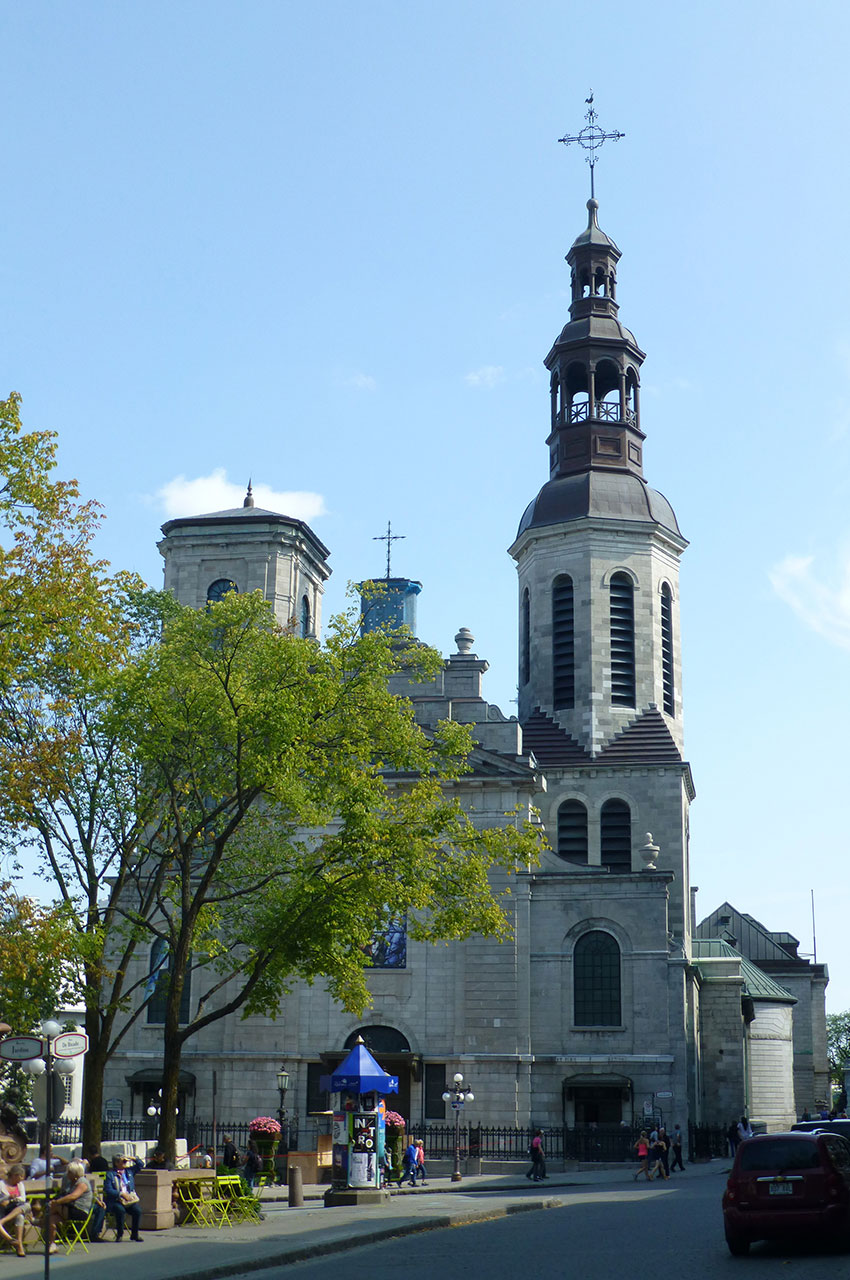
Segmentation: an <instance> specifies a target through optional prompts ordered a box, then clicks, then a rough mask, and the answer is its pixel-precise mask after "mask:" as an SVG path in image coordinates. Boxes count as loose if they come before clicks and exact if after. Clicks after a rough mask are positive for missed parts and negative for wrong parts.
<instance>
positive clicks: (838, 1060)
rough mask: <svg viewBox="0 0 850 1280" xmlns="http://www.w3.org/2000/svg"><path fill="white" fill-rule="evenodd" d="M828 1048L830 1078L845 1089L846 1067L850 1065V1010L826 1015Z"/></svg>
mask: <svg viewBox="0 0 850 1280" xmlns="http://www.w3.org/2000/svg"><path fill="white" fill-rule="evenodd" d="M826 1048H827V1056H828V1060H829V1078H830V1080H831V1081H832V1083H833V1084H834V1085H837V1086H838V1088H843V1087H844V1067H845V1064H846V1065H850V1009H845V1010H844V1012H843V1013H828V1014H827V1015H826Z"/></svg>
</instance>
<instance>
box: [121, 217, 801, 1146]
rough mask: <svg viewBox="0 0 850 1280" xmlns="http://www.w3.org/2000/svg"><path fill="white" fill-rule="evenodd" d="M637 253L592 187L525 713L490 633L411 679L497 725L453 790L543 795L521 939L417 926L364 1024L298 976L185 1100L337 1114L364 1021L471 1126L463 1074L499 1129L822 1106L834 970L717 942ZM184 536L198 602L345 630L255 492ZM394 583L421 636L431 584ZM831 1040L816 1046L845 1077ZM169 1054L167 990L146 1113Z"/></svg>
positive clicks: (137, 1051)
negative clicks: (256, 603) (337, 1081)
mask: <svg viewBox="0 0 850 1280" xmlns="http://www.w3.org/2000/svg"><path fill="white" fill-rule="evenodd" d="M619 259H620V250H619V249H618V248H617V246H616V244H615V243H614V242H613V241H612V240H611V239H610V238H609V237H608V236H607V235H606V234H605V233H604V232H603V231H602V230H601V228H600V226H599V223H598V213H597V204H596V201H595V200H591V201H589V202H588V224H587V227H586V229H585V230H584V231H583V232H582V233H581V234H580V235H579V236H578V238H577V239H576V240H575V242H574V243H573V245H572V247H571V249H570V251H569V254H568V255H567V261H568V263H569V266H570V270H571V295H572V296H571V303H570V313H569V319H568V321H567V323H566V324H565V326H564V328H563V330H562V331H561V333H560V335H559V336H558V338H557V340H556V342H555V344H554V346H553V347H552V349H551V351H550V352H549V355H548V356H547V357H546V361H545V363H546V367H547V369H548V370H549V373H550V380H551V381H550V388H551V395H550V399H551V403H550V411H549V421H548V434H547V446H548V451H549V452H548V458H549V473H548V478H547V479H546V481H545V483H544V484H543V487H542V488H541V490H540V492H539V493H538V494H537V496H536V497H535V498H534V499H533V501H532V502H531V503H530V504H529V506H528V507H527V509H526V511H525V513H524V514H523V516H522V518H521V520H520V523H519V528H518V532H517V535H516V537H515V539H514V541H513V543H512V545H511V547H510V553H511V555H512V556H513V557H514V559H515V561H516V564H517V573H518V589H519V597H518V606H519V705H518V717H516V718H513V717H507V716H505V715H503V714H502V712H501V711H500V710H499V709H498V708H497V707H495V706H493V705H492V704H490V703H488V702H487V701H486V699H485V697H484V691H483V678H484V675H485V672H486V670H487V662H486V661H485V660H484V659H482V658H479V657H478V656H477V655H476V654H475V653H474V652H473V645H474V640H473V637H472V636H471V634H470V633H469V632H468V631H467V630H466V629H465V628H461V630H460V631H459V632H458V635H457V636H456V637H455V644H456V651H455V652H454V653H453V654H452V655H451V656H450V657H448V658H447V659H446V661H445V664H444V667H443V670H442V671H441V673H440V675H439V677H438V678H437V679H435V680H434V681H433V682H431V683H430V684H426V685H416V686H414V687H412V688H411V687H408V686H406V685H405V686H402V685H401V684H399V686H398V692H400V693H402V692H403V693H404V694H405V695H406V696H409V697H411V698H412V700H413V702H414V705H415V708H416V715H417V718H418V719H419V721H420V722H421V723H423V724H429V723H435V722H436V721H437V720H438V719H441V718H445V717H452V718H455V719H458V720H463V721H464V722H466V723H468V724H470V725H471V726H472V727H473V731H474V737H475V740H476V747H475V750H474V753H473V757H472V761H471V763H472V770H471V772H470V773H469V774H467V775H465V776H464V777H463V778H462V779H461V780H460V781H459V782H457V783H456V784H454V788H455V793H456V794H457V796H458V798H459V799H460V801H461V803H462V804H463V805H464V806H465V807H466V808H467V809H468V811H469V812H470V814H471V815H472V816H473V820H474V821H475V822H476V823H480V824H481V825H482V826H489V825H496V824H499V823H504V822H505V821H508V820H511V819H507V818H506V817H505V815H506V814H507V813H510V812H511V811H512V810H514V809H515V808H516V807H517V806H519V808H520V810H521V811H525V812H528V811H529V810H530V808H531V807H536V809H537V810H538V811H539V812H540V815H541V819H542V822H543V825H544V827H545V830H546V834H547V838H548V843H549V846H550V847H549V850H548V851H547V852H546V853H544V855H543V857H542V859H541V862H540V865H539V866H538V867H536V868H534V869H533V870H531V871H527V872H521V873H520V874H519V875H518V877H516V880H515V882H514V884H513V886H512V893H511V895H510V897H509V898H508V899H507V900H506V901H507V910H508V914H509V917H510V922H511V925H512V930H513V931H512V936H511V938H510V940H509V941H507V942H503V943H497V942H494V941H491V940H488V939H481V938H475V939H471V940H469V941H467V942H460V943H452V944H451V945H449V946H431V945H426V944H423V943H418V942H415V941H413V940H411V939H409V938H406V937H405V936H404V935H403V931H402V932H401V933H400V934H399V936H397V937H395V938H393V939H390V940H389V941H388V942H387V945H386V946H385V947H384V948H383V949H382V950H380V951H379V953H376V961H377V963H376V967H374V968H373V969H372V970H371V972H370V976H369V987H370V990H371V992H372V997H373V1007H372V1008H371V1010H369V1011H368V1013H367V1014H366V1016H365V1017H364V1018H362V1019H357V1018H355V1017H352V1016H351V1015H349V1014H346V1013H345V1012H344V1011H343V1010H342V1009H341V1008H340V1007H339V1006H338V1005H337V1004H336V1003H335V1002H334V1001H333V1000H332V999H331V998H330V997H329V996H328V994H327V993H326V992H324V991H323V990H322V989H321V988H320V987H318V986H315V987H308V986H306V985H299V986H297V987H296V988H295V989H294V990H293V991H292V993H291V994H290V995H288V996H287V997H286V998H285V999H284V1001H283V1003H282V1006H281V1009H280V1012H279V1015H278V1016H277V1017H276V1018H275V1019H265V1018H257V1017H254V1018H249V1019H246V1020H242V1019H239V1018H231V1019H227V1020H223V1021H222V1022H219V1023H216V1024H214V1025H212V1026H210V1027H208V1028H207V1029H206V1030H205V1031H204V1032H202V1033H201V1034H200V1035H198V1036H197V1037H195V1038H194V1039H192V1040H191V1041H189V1043H188V1044H187V1045H186V1048H185V1051H184V1054H183V1068H184V1071H183V1078H182V1081H181V1099H182V1108H183V1110H184V1114H185V1113H187V1112H188V1113H189V1114H192V1113H195V1114H197V1115H198V1116H203V1117H207V1116H209V1115H211V1113H212V1105H213V1099H212V1081H213V1073H215V1076H216V1079H217V1088H218V1097H217V1111H218V1115H219V1116H221V1117H225V1118H233V1119H236V1118H238V1117H248V1116H251V1115H254V1114H256V1113H257V1112H270V1111H271V1112H273V1111H274V1110H275V1109H276V1105H277V1092H276V1083H275V1078H276V1072H277V1070H278V1068H279V1067H280V1065H281V1062H283V1063H284V1064H285V1066H286V1068H287V1070H288V1071H289V1073H290V1076H291V1085H290V1091H289V1095H288V1097H287V1105H288V1106H289V1107H290V1109H291V1110H296V1111H298V1113H299V1114H300V1115H301V1116H303V1115H305V1114H306V1113H309V1112H317V1111H322V1110H325V1109H326V1107H327V1103H328V1099H327V1097H326V1095H323V1094H322V1092H321V1089H320V1086H319V1077H320V1076H321V1075H324V1074H326V1073H327V1072H328V1069H329V1067H333V1066H335V1065H336V1064H337V1062H338V1061H339V1060H340V1059H341V1058H342V1057H343V1056H344V1053H345V1052H346V1050H347V1048H349V1047H350V1046H351V1044H352V1043H353V1041H354V1040H355V1038H356V1037H357V1035H358V1034H361V1033H362V1034H363V1037H364V1039H365V1040H366V1042H367V1044H369V1046H370V1048H372V1051H373V1052H374V1053H375V1054H376V1056H377V1057H378V1058H379V1060H380V1062H381V1064H382V1066H384V1068H385V1069H386V1070H388V1071H391V1072H392V1073H394V1074H398V1075H399V1078H400V1095H399V1100H398V1103H397V1105H398V1108H399V1109H400V1110H401V1111H402V1113H403V1114H404V1115H405V1116H406V1117H408V1118H409V1119H410V1120H411V1121H413V1122H415V1123H421V1122H423V1121H433V1122H439V1121H442V1120H445V1119H446V1118H447V1106H446V1104H445V1103H444V1102H443V1100H442V1093H443V1091H444V1089H445V1087H446V1083H447V1081H450V1080H451V1076H452V1075H453V1074H454V1072H456V1071H461V1072H462V1073H463V1074H464V1076H465V1077H466V1078H467V1079H468V1080H469V1081H470V1082H471V1083H472V1084H473V1087H474V1092H475V1103H474V1112H475V1115H474V1117H472V1116H471V1115H470V1118H471V1119H473V1118H474V1119H475V1120H479V1121H480V1122H481V1123H483V1124H491V1125H519V1126H527V1125H540V1126H543V1127H550V1126H553V1125H561V1124H567V1125H571V1126H572V1125H583V1124H598V1125H605V1124H610V1125H621V1124H623V1123H625V1124H628V1125H632V1124H633V1123H635V1122H638V1121H640V1120H641V1119H642V1118H643V1117H644V1116H646V1115H650V1114H652V1115H655V1116H659V1115H660V1116H663V1118H664V1121H665V1123H668V1124H672V1123H675V1122H678V1123H680V1124H682V1125H685V1124H686V1123H687V1122H688V1121H689V1120H691V1121H705V1122H710V1123H724V1124H728V1122H729V1120H731V1119H732V1118H733V1116H734V1115H736V1114H740V1112H741V1110H743V1109H745V1108H748V1109H749V1111H750V1114H751V1115H752V1116H753V1118H754V1119H759V1118H763V1119H764V1122H765V1123H766V1124H768V1125H769V1126H770V1127H772V1128H777V1127H779V1128H781V1127H783V1125H785V1124H787V1123H789V1122H790V1121H791V1120H792V1119H793V1118H794V1115H795V1111H797V1112H799V1111H802V1110H803V1108H804V1107H811V1106H812V1105H813V1103H814V1100H815V1090H816V1088H817V1087H819V1083H820V1081H821V1079H822V1076H818V1075H817V1070H815V1071H813V1072H810V1073H809V1074H808V1075H807V1074H806V1073H805V1071H803V1070H802V1068H801V1067H800V1062H801V1061H802V1059H801V1053H802V1050H801V1051H800V1052H798V1051H797V1048H796V1044H797V1040H796V1038H795V1033H794V1031H793V1026H794V1017H795V1013H794V1010H795V1008H796V1007H798V1006H799V1005H800V1004H801V1000H802V999H803V997H802V994H801V993H802V992H803V990H804V989H805V992H806V995H805V1000H804V1001H803V1002H804V1003H805V1005H806V1009H807V1014H806V1016H807V1017H808V1019H809V1023H810V1024H811V1025H815V1024H816V1025H817V1027H818V1028H819V1027H820V1025H821V1023H820V1021H819V1019H820V1018H822V1013H823V988H824V986H825V978H826V975H825V969H824V967H823V966H820V969H821V973H820V974H819V975H817V976H816V978H815V979H813V978H812V975H811V974H808V976H807V974H806V973H804V972H803V970H802V968H801V969H799V972H798V971H796V970H795V972H794V974H793V975H789V978H793V981H795V982H797V988H799V990H798V989H797V988H795V989H794V991H791V990H790V989H789V987H788V986H786V973H785V971H784V970H783V971H782V972H780V971H779V970H777V971H776V972H775V974H772V975H767V974H765V973H764V972H763V971H762V970H760V969H759V967H758V964H759V960H758V957H757V956H752V957H749V956H747V955H745V954H744V953H743V952H742V951H740V950H739V949H736V947H737V944H736V942H735V940H734V939H733V938H732V937H731V935H729V934H728V931H727V934H726V935H722V936H721V934H720V933H713V932H712V922H711V920H710V919H709V922H708V923H704V926H702V925H701V926H700V931H699V938H698V939H695V921H694V920H693V905H692V894H691V888H690V881H689V859H688V810H689V806H690V804H691V801H692V800H693V799H694V794H695V792H694V785H693V780H692V777H691V770H690V766H689V764H688V763H687V761H686V759H685V757H684V754H683V750H684V739H683V721H682V712H683V708H682V679H681V678H682V662H681V645H680V628H679V563H680V559H681V556H682V554H683V552H684V551H685V548H686V546H687V543H686V540H685V538H684V537H683V536H682V533H681V531H680V529H679V526H678V523H677V520H676V516H675V513H674V511H673V509H672V507H671V506H670V504H669V502H668V501H667V500H666V498H664V497H663V496H662V495H661V494H660V493H658V492H656V491H655V490H653V489H651V488H650V487H649V485H648V484H647V482H646V480H645V478H644V475H643V447H644V440H645V435H644V431H643V426H642V417H641V407H640V367H641V364H642V362H643V359H644V355H643V352H642V351H641V350H640V348H639V347H638V345H637V342H636V340H635V338H634V336H633V335H632V334H631V333H630V331H629V330H628V329H626V328H625V327H624V326H623V324H622V322H621V321H620V319H619V303H618V301H617V267H618V263H619ZM160 550H161V552H162V554H163V557H164V561H165V586H166V588H167V589H169V590H172V591H174V593H175V594H176V595H177V597H178V598H179V599H180V600H181V601H182V602H183V603H186V604H190V605H193V606H196V607H201V606H202V605H203V604H204V602H205V601H206V600H207V599H215V598H218V596H220V594H221V593H223V592H224V591H225V590H229V589H232V588H233V587H235V588H236V589H238V590H240V591H245V590H254V589H260V590H262V591H263V593H264V595H265V596H266V598H267V599H269V600H270V601H271V602H272V604H273V607H274V609H275V613H276V615H277V617H278V618H279V620H280V621H282V622H283V623H284V624H286V625H292V626H293V627H295V628H297V629H298V630H299V631H300V633H301V634H304V635H312V634H315V635H320V634H321V600H322V591H323V585H324V582H325V581H326V580H327V577H328V575H329V572H330V570H329V567H328V564H327V558H328V554H329V553H328V550H327V548H325V547H324V546H323V544H322V543H321V542H320V540H319V539H318V538H317V537H316V536H315V534H314V533H313V532H312V531H311V530H310V529H309V527H308V526H307V525H305V524H304V523H303V522H301V521H298V520H292V519H289V518H288V517H286V516H284V515H281V514H279V513H275V512H270V511H264V510H261V509H259V508H257V507H256V506H255V505H254V504H253V499H252V498H251V496H250V492H249V495H248V497H247V498H246V500H245V505H244V506H243V507H241V508H236V509H234V510H230V511H224V512H216V513H212V514H211V515H207V516H195V517H187V518H183V519H176V520H170V521H168V522H167V523H166V524H165V525H164V526H163V538H162V541H161V542H160ZM387 587H388V591H389V594H390V598H391V599H395V600H396V601H397V603H398V607H399V610H400V611H401V612H400V616H403V617H404V618H405V619H406V620H407V621H408V622H412V623H413V626H414V629H415V600H416V594H417V592H418V590H419V584H418V583H411V582H409V581H407V580H403V579H390V580H388V583H387ZM650 833H651V834H650ZM718 927H719V926H718ZM774 936H778V935H774ZM783 936H784V935H783ZM774 958H775V957H774ZM787 967H788V966H786V968H787ZM792 967H793V966H792ZM818 1000H819V1001H820V1005H819V1006H817V1001H818ZM813 1001H814V1004H815V1006H816V1007H815V1013H814V1015H812V1011H811V1006H812V1002H813ZM818 1007H819V1009H820V1012H819V1013H818V1011H817V1010H818ZM152 1014H153V1016H151V1015H152ZM757 1014H758V1015H759V1016H756V1015H757ZM813 1017H814V1021H813ZM757 1024H758V1025H757ZM819 1035H820V1032H819V1031H816V1033H815V1035H814V1039H812V1037H811V1035H810V1037H809V1039H810V1047H811V1048H812V1051H813V1052H814V1054H815V1055H816V1057H815V1061H816V1063H820V1061H821V1059H822V1060H823V1069H824V1070H825V1042H821V1040H820V1039H819V1038H818V1037H819ZM756 1038H758V1041H759V1046H760V1047H759V1051H758V1052H755V1050H754V1045H755V1041H756ZM160 1051H161V1024H158V1023H157V1021H156V1008H155V1007H154V1006H153V1005H152V1006H151V1008H149V1009H148V1011H147V1018H146V1019H145V1018H144V1017H143V1018H141V1019H139V1021H138V1022H137V1023H136V1025H135V1026H134V1028H133V1029H132V1030H131V1032H130V1033H129V1034H128V1036H127V1037H126V1039H125V1041H124V1042H123V1043H122V1047H121V1051H120V1052H119V1053H118V1054H117V1055H116V1056H115V1058H114V1059H113V1061H112V1063H111V1064H110V1066H109V1068H108V1076H107V1081H106V1086H107V1090H106V1096H107V1097H111V1098H112V1099H113V1102H114V1103H116V1104H117V1103H118V1102H120V1104H121V1106H122V1107H123V1114H124V1115H131V1114H135V1115H140V1114H142V1113H143V1112H144V1109H145V1106H146V1105H147V1102H148V1100H149V1099H148V1095H149V1094H150V1093H151V1091H152V1089H153V1086H154V1085H155V1082H156V1074H157V1065H156V1064H157V1061H158V1054H159V1053H160ZM754 1062H755V1063H756V1064H757V1066H758V1069H757V1070H754V1066H753V1064H754ZM733 1064H736V1065H733ZM817 1069H818V1070H819V1069H820V1068H819V1067H818V1068H817ZM795 1085H796V1089H797V1093H796V1095H795ZM810 1095H811V1096H810ZM762 1113H763V1116H762Z"/></svg>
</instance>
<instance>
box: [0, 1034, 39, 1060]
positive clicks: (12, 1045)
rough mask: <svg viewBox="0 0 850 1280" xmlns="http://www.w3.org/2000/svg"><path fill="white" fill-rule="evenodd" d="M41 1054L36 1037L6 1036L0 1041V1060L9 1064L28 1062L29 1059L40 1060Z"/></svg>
mask: <svg viewBox="0 0 850 1280" xmlns="http://www.w3.org/2000/svg"><path fill="white" fill-rule="evenodd" d="M43 1052H44V1045H43V1044H42V1043H41V1041H40V1040H39V1038H38V1036H7V1037H6V1039H5V1040H0V1058H6V1059H7V1061H9V1062H29V1060H30V1058H40V1057H41V1055H42V1053H43Z"/></svg>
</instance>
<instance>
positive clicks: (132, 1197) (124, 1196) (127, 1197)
mask: <svg viewBox="0 0 850 1280" xmlns="http://www.w3.org/2000/svg"><path fill="white" fill-rule="evenodd" d="M121 1203H122V1204H138V1203H139V1197H138V1195H137V1193H136V1192H135V1191H122V1192H121Z"/></svg>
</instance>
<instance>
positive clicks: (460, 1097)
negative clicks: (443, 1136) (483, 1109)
mask: <svg viewBox="0 0 850 1280" xmlns="http://www.w3.org/2000/svg"><path fill="white" fill-rule="evenodd" d="M474 1101H475V1094H474V1093H473V1092H472V1089H471V1087H470V1086H469V1085H468V1084H464V1080H463V1076H462V1074H461V1073H460V1071H456V1072H455V1074H454V1076H453V1078H452V1085H451V1088H450V1089H448V1090H447V1091H446V1092H445V1093H444V1094H443V1102H450V1103H451V1104H452V1109H453V1110H454V1113H455V1164H454V1169H453V1170H452V1182H460V1181H461V1172H460V1113H461V1111H462V1110H463V1108H464V1106H465V1105H466V1103H467V1102H474Z"/></svg>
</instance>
